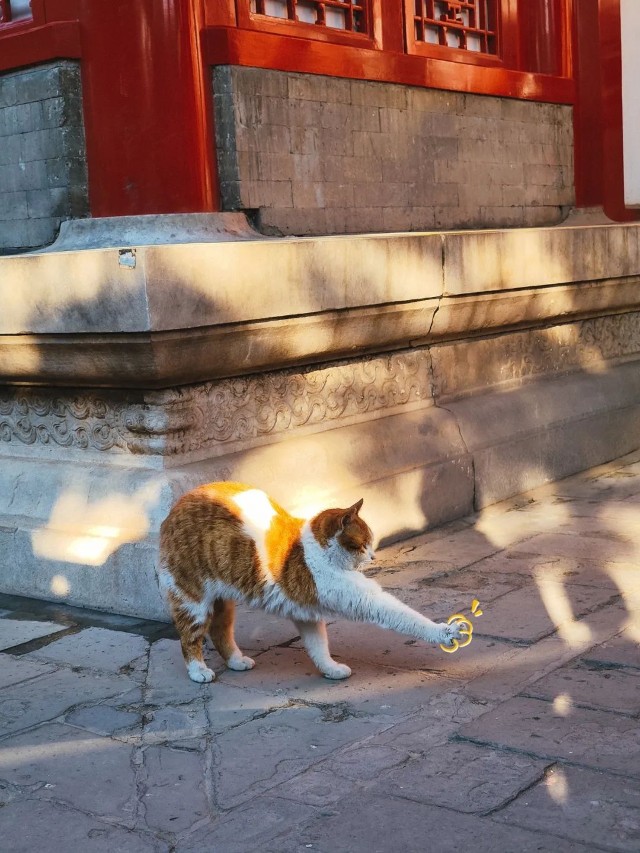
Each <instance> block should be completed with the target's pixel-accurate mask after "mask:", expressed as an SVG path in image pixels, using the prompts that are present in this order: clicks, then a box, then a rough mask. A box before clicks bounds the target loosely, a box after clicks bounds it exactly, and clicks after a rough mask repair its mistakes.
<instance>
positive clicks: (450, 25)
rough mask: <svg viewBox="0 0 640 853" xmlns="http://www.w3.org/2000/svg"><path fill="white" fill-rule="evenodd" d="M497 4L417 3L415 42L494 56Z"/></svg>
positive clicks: (465, 0) (467, 0)
mask: <svg viewBox="0 0 640 853" xmlns="http://www.w3.org/2000/svg"><path fill="white" fill-rule="evenodd" d="M496 5H497V3H496V0H415V12H414V15H413V24H414V37H415V41H416V43H417V44H426V45H429V44H432V45H439V46H440V47H445V48H455V49H457V50H467V51H470V52H473V53H488V54H494V55H495V54H497V52H498V46H497V10H496Z"/></svg>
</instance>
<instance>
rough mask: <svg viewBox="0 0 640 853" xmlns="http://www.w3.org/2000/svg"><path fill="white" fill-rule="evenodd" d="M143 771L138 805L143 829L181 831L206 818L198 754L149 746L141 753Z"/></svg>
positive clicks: (206, 811)
mask: <svg viewBox="0 0 640 853" xmlns="http://www.w3.org/2000/svg"><path fill="white" fill-rule="evenodd" d="M144 768H145V773H146V780H145V783H144V784H145V793H144V795H143V797H142V803H143V805H144V809H145V820H146V823H147V826H149V827H151V828H153V829H160V830H163V831H165V832H183V831H184V830H186V829H189V828H190V827H191V826H193V825H194V824H195V823H197V822H198V821H200V820H202V819H203V818H205V817H207V816H208V814H209V809H208V806H207V798H206V794H205V789H204V770H203V766H202V757H201V756H200V755H198V754H197V753H195V752H185V751H183V750H176V749H170V748H168V747H161V746H160V747H156V746H151V747H149V748H147V749H146V750H145V752H144Z"/></svg>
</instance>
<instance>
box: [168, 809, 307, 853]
mask: <svg viewBox="0 0 640 853" xmlns="http://www.w3.org/2000/svg"><path fill="white" fill-rule="evenodd" d="M316 813H317V812H316V810H315V809H313V808H312V807H311V806H306V805H303V804H301V803H293V802H289V801H287V800H285V799H280V798H278V797H270V796H265V797H257V798H256V799H254V800H252V801H250V802H247V803H243V804H242V806H239V807H238V808H237V809H233V810H232V811H230V812H227V813H226V814H221V815H220V816H219V817H217V818H215V819H214V820H213V821H212V823H210V824H208V825H206V826H203V827H202V828H199V829H198V830H197V831H195V832H193V833H192V834H190V835H189V836H188V837H187V838H184V839H182V840H180V841H179V842H178V843H177V844H176V846H175V848H174V849H175V853H218V851H220V853H249V851H258V850H260V851H261V850H264V849H265V845H266V844H268V842H270V841H271V839H273V838H277V837H278V836H280V835H281V834H282V833H283V832H286V831H287V830H288V829H289V828H290V827H292V826H300V825H301V824H304V823H306V822H307V821H308V820H310V819H311V818H312V817H313V816H314V815H315V814H316ZM277 843H278V842H276V844H277ZM273 849H274V850H277V849H278V848H277V846H276V847H275V848H273ZM305 853H307V851H305Z"/></svg>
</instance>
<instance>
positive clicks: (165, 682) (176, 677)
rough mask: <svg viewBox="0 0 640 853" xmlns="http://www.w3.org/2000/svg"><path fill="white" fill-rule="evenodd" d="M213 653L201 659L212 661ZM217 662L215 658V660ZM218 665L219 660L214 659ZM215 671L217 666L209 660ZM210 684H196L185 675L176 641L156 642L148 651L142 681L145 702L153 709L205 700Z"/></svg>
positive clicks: (178, 645)
mask: <svg viewBox="0 0 640 853" xmlns="http://www.w3.org/2000/svg"><path fill="white" fill-rule="evenodd" d="M213 656H214V655H213V653H208V654H206V655H205V657H206V658H208V659H210V658H213ZM215 657H216V658H217V655H216V656H215ZM217 660H218V661H219V660H220V659H219V658H217ZM211 663H213V664H214V666H215V667H216V668H219V667H220V663H221V662H220V663H216V662H215V661H214V660H210V664H211ZM214 687H215V682H214V683H213V684H196V683H195V682H194V681H191V679H190V678H189V676H188V675H187V668H186V666H185V665H184V659H183V657H182V652H181V651H180V643H179V642H178V640H157V641H156V642H155V643H153V645H152V646H151V649H150V651H149V669H148V673H147V681H146V688H147V689H146V699H147V702H149V703H150V704H154V705H180V704H182V703H183V702H191V701H192V700H193V699H206V698H208V696H209V694H210V692H211V690H212V689H213V688H214Z"/></svg>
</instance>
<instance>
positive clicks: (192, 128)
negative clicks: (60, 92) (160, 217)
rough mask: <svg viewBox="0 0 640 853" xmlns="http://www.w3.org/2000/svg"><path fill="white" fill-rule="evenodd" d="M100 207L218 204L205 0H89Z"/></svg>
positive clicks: (89, 129)
mask: <svg viewBox="0 0 640 853" xmlns="http://www.w3.org/2000/svg"><path fill="white" fill-rule="evenodd" d="M79 8H80V24H81V34H82V53H83V60H82V73H83V97H84V114H85V128H86V140H87V160H88V168H89V201H90V206H91V213H92V215H93V216H124V215H136V214H149V213H187V212H202V211H211V210H217V209H218V193H217V178H216V169H215V149H214V134H213V114H212V112H213V111H212V104H211V92H210V82H209V79H208V69H206V68H205V66H204V64H203V61H202V56H201V51H200V30H201V28H202V17H203V9H202V3H201V0H135V2H131V0H84V2H82V3H80V4H79Z"/></svg>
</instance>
